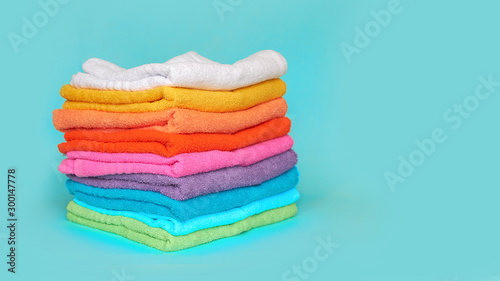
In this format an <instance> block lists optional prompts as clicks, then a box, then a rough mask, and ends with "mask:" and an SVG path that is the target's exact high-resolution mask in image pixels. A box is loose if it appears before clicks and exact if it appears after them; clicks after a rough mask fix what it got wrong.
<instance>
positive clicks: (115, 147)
mask: <svg viewBox="0 0 500 281" xmlns="http://www.w3.org/2000/svg"><path fill="white" fill-rule="evenodd" d="M290 126H291V122H290V119H288V118H286V117H281V118H275V119H272V120H269V121H267V122H265V123H262V124H260V125H257V126H255V127H252V128H249V129H245V130H243V131H239V132H237V133H234V134H168V133H164V132H158V131H155V130H143V129H133V130H128V131H121V132H102V131H96V130H78V131H71V132H67V133H65V134H64V138H65V139H66V140H67V142H64V143H61V144H59V145H58V148H59V151H60V152H61V153H67V152H68V151H75V150H78V151H97V152H109V153H117V152H118V153H122V152H124V153H154V154H158V155H161V156H164V157H172V156H174V155H177V154H181V153H189V152H201V151H210V150H221V151H230V150H235V149H238V148H242V147H246V146H249V145H252V144H256V143H260V142H264V141H267V140H270V139H274V138H277V137H281V136H284V135H286V134H288V132H289V131H290Z"/></svg>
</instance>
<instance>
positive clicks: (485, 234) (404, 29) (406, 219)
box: [0, 0, 500, 281]
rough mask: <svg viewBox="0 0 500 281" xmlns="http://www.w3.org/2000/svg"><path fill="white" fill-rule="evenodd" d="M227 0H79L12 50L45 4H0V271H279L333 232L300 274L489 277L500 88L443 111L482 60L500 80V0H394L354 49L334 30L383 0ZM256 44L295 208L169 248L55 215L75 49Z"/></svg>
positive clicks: (128, 63) (230, 56) (20, 276)
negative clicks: (270, 82) (286, 215)
mask: <svg viewBox="0 0 500 281" xmlns="http://www.w3.org/2000/svg"><path fill="white" fill-rule="evenodd" d="M222 2H223V3H227V1H226V0H222ZM231 3H233V4H234V5H233V6H231V7H232V10H231V11H227V12H225V13H224V14H222V16H221V17H219V15H218V13H217V11H216V9H215V8H214V1H212V0H209V1H194V0H190V1H186V0H184V1H118V0H116V1H115V0H113V1H109V0H107V1H76V0H73V1H70V2H69V3H67V4H64V5H60V11H59V12H58V13H57V14H56V15H55V16H53V17H51V18H50V19H49V20H48V23H47V24H46V25H45V26H43V27H42V28H40V29H39V30H38V32H37V33H36V35H35V36H34V37H33V38H31V39H29V40H28V42H27V43H26V44H21V45H20V46H19V52H18V53H15V52H14V50H13V47H12V46H11V44H10V43H9V40H8V38H7V34H9V33H10V32H14V33H16V34H18V35H20V34H21V28H22V26H23V21H22V18H23V17H27V18H28V19H31V18H32V16H33V15H34V14H35V13H36V12H38V11H41V8H40V6H39V5H38V2H37V1H33V0H30V1H10V2H8V3H4V4H3V6H2V9H1V12H0V13H1V17H0V18H1V21H2V24H1V25H0V34H1V35H2V36H3V37H2V38H3V39H2V40H0V50H1V52H0V58H1V62H2V67H1V75H0V77H1V81H2V84H1V86H2V97H3V98H2V102H3V110H2V111H1V114H2V116H1V120H2V130H3V133H2V139H1V144H2V160H1V161H2V165H1V168H2V169H3V171H6V169H7V168H9V167H15V168H16V170H17V174H16V175H17V177H18V183H17V186H18V187H17V189H18V207H19V210H18V218H19V222H18V243H19V246H18V253H17V254H18V267H17V270H18V273H16V274H15V276H13V275H12V274H9V273H8V272H7V266H6V264H5V263H4V261H5V260H6V257H5V255H6V254H7V247H6V243H5V242H6V241H5V238H6V235H7V231H6V228H5V226H2V225H4V223H1V224H0V239H2V241H1V243H2V244H1V248H0V250H1V252H0V254H1V256H2V258H0V261H1V264H2V266H0V279H2V280H5V279H4V276H7V277H8V278H9V279H8V280H35V278H38V279H40V278H41V280H74V281H76V280H106V281H108V280H116V281H119V280H200V279H202V280H282V275H283V273H284V272H285V271H286V270H289V269H291V267H292V266H293V265H294V264H295V265H301V264H302V263H303V261H304V260H305V259H307V257H309V256H311V255H312V254H313V251H314V249H315V248H316V247H317V246H318V242H317V241H316V239H318V238H323V239H326V238H327V237H328V236H331V239H332V240H333V241H335V242H336V243H338V244H340V245H341V246H340V247H339V248H338V249H336V250H335V252H334V253H333V254H332V255H331V256H329V258H328V259H327V260H326V261H323V262H319V264H318V268H317V269H316V270H315V271H314V272H312V273H310V274H309V276H308V280H343V281H347V280H386V281H390V280H400V281H401V280H426V281H431V280H436V281H443V280H450V281H451V280H460V281H461V280H500V227H499V224H500V220H499V218H500V204H499V199H500V189H499V187H500V180H499V177H498V169H499V164H498V163H499V162H498V159H499V158H500V149H499V146H498V144H499V143H500V134H499V133H498V126H497V124H498V123H497V122H498V120H499V118H500V111H499V110H498V107H499V106H500V97H499V96H498V94H499V93H500V89H497V92H496V93H494V94H493V95H492V96H491V97H490V98H489V99H487V100H484V101H481V103H480V105H479V107H478V109H477V110H475V111H474V112H473V113H472V114H471V116H470V118H468V119H466V120H464V123H463V125H462V126H461V127H460V128H459V129H457V130H453V129H452V128H451V126H450V123H446V122H445V121H444V120H443V117H442V115H443V113H444V112H445V111H446V110H448V109H449V108H452V107H453V105H454V104H455V103H460V102H462V101H463V99H464V98H465V97H467V96H469V95H472V94H473V93H474V90H475V88H476V86H477V85H478V83H479V82H478V79H477V78H478V76H480V75H483V76H485V77H487V76H488V75H489V74H491V75H492V77H493V80H496V81H500V69H499V59H500V55H499V50H500V37H499V36H498V34H499V33H498V27H499V26H500V17H499V16H498V11H499V9H500V2H498V1H494V0H490V1H485V0H484V1H430V0H418V1H417V0H414V1H410V0H401V7H402V9H403V10H402V11H401V12H400V13H399V14H395V15H393V16H392V18H391V21H390V23H389V24H388V25H387V26H386V27H384V28H382V29H381V31H380V32H379V34H377V35H376V36H374V37H373V38H372V39H371V42H370V44H369V45H368V46H366V47H365V48H362V49H361V50H360V52H359V53H357V54H354V55H352V57H351V59H352V61H351V62H350V63H348V62H347V60H346V58H345V56H344V55H343V53H342V51H341V48H340V44H341V43H342V42H346V43H349V44H354V36H355V34H356V33H355V31H354V28H355V27H359V28H361V29H363V28H364V27H365V25H366V24H367V23H369V22H370V21H371V20H373V16H372V15H371V14H370V11H372V10H373V11H379V10H381V9H386V7H387V4H388V3H389V1H388V0H372V1H366V0H364V1H362V0H358V1H290V0H282V1H264V0H253V1H242V2H241V3H239V2H238V1H236V0H233V1H231ZM262 49H273V50H276V51H278V52H280V53H282V54H283V55H284V56H285V58H286V59H287V60H288V64H289V68H288V73H287V74H286V75H285V76H284V77H283V79H284V81H285V82H286V83H287V85H288V92H287V95H286V96H285V97H286V99H287V101H288V104H289V114H288V115H289V117H290V118H291V119H292V122H293V126H292V133H291V135H292V136H293V138H294V139H295V143H296V144H295V149H296V151H297V152H298V154H299V157H300V162H299V169H300V171H301V182H300V184H299V187H298V188H299V191H300V192H301V194H302V198H301V199H300V201H299V203H298V207H299V213H298V215H297V216H296V217H295V218H293V219H291V220H288V221H286V222H283V223H280V224H277V225H273V226H268V227H264V228H261V229H256V230H252V231H250V232H247V233H245V234H243V235H240V236H238V237H234V238H229V239H223V240H219V241H216V242H213V243H210V244H207V245H203V246H200V247H196V248H193V249H189V250H185V251H180V252H175V253H162V252H159V251H156V250H154V249H151V248H148V247H146V246H142V245H140V244H138V243H135V242H131V241H128V240H126V239H123V238H120V237H117V236H115V235H111V234H107V233H104V232H101V231H97V230H92V229H89V228H86V227H82V226H79V225H76V224H73V223H70V222H68V221H67V220H66V218H65V207H66V204H67V203H68V202H69V201H70V199H71V196H70V195H69V194H68V192H67V191H66V189H65V187H64V179H65V178H64V176H62V175H60V174H59V173H58V172H57V171H56V167H57V165H58V163H59V162H60V161H61V160H62V159H63V156H62V155H61V154H60V153H59V152H58V150H57V147H56V146H57V144H58V143H60V142H62V141H63V136H62V134H61V133H59V132H57V131H55V129H54V128H53V126H52V123H51V112H52V110H54V109H56V108H60V107H61V106H62V103H63V99H62V98H61V97H60V96H59V95H58V90H59V88H60V87H61V86H62V85H63V84H65V83H69V81H70V79H71V75H72V74H74V73H76V72H78V71H81V65H82V63H83V62H84V61H85V60H87V59H88V58H91V57H99V58H102V59H105V60H109V61H111V62H114V63H116V64H118V65H120V66H122V67H127V68H129V67H133V66H137V65H140V64H144V63H151V62H163V61H166V60H168V59H169V58H171V57H173V56H176V55H180V54H182V53H184V52H187V51H196V52H198V53H200V54H202V55H203V56H206V57H208V58H210V59H212V60H215V61H220V62H223V63H233V62H235V61H236V60H239V59H242V58H244V57H246V56H248V55H250V54H252V53H254V52H256V51H259V50H262ZM495 120H497V121H495ZM435 128H442V129H443V130H444V131H445V133H446V135H447V140H446V141H445V142H444V143H442V144H439V145H438V146H437V148H436V151H435V152H434V153H433V154H431V155H430V156H428V157H427V158H426V159H425V162H424V163H423V164H422V165H421V166H419V167H417V168H416V169H415V172H414V173H413V174H412V175H411V176H410V177H408V178H407V179H406V181H405V182H404V183H400V184H398V185H397V186H396V190H395V192H391V190H390V188H389V187H388V184H387V183H386V180H385V178H384V173H386V171H391V172H393V173H395V172H396V171H397V167H398V165H399V160H398V157H399V155H402V156H403V157H406V158H408V155H409V154H410V153H411V152H412V151H413V150H415V149H416V148H417V147H416V145H415V144H414V141H415V140H416V139H419V140H422V139H424V138H428V137H430V135H431V132H432V130H434V129H435ZM5 173H6V172H5ZM2 190H4V191H2V192H1V195H0V198H1V200H0V202H1V203H0V212H1V215H0V218H2V220H3V218H5V217H6V202H7V199H6V198H7V197H6V191H5V188H2ZM4 253H5V254H4ZM123 273H125V278H124V277H123V276H121V278H119V277H120V275H122V274H123ZM117 275H118V277H117ZM13 277H14V278H13ZM132 278H133V279H132ZM299 280H300V279H299Z"/></svg>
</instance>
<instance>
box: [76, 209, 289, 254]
mask: <svg viewBox="0 0 500 281" xmlns="http://www.w3.org/2000/svg"><path fill="white" fill-rule="evenodd" d="M67 209H68V214H67V217H68V219H69V220H70V221H72V222H75V223H78V224H81V225H85V226H88V227H92V228H95V229H100V230H104V231H107V232H111V233H115V234H118V235H120V236H123V237H125V238H128V239H130V240H133V241H136V242H139V243H141V244H144V245H147V246H150V247H153V248H156V249H158V250H161V251H166V252H170V251H178V250H182V249H186V248H190V247H194V246H197V245H200V244H204V243H208V242H210V241H213V240H217V239H220V238H225V237H231V236H235V235H238V234H240V233H242V232H245V231H248V230H250V229H252V228H256V227H260V226H264V225H268V224H273V223H277V222H280V221H283V220H285V219H287V218H290V217H293V216H294V215H295V214H296V213H297V206H296V205H295V204H290V205H287V206H285V207H281V208H277V209H272V210H268V211H265V212H262V213H260V214H257V215H253V216H251V217H248V218H246V219H244V220H241V221H238V222H235V223H233V224H229V225H223V226H217V227H213V228H207V229H202V230H199V231H196V232H193V233H190V234H187V235H182V236H173V235H172V234H170V233H168V232H167V231H165V230H164V229H162V228H159V227H151V226H148V225H147V224H144V223H142V222H140V221H138V220H135V219H132V218H127V217H124V216H110V215H104V214H101V213H98V212H95V211H92V210H90V209H87V208H84V207H82V206H79V205H78V204H76V203H75V202H73V201H71V202H70V203H69V204H68V207H67Z"/></svg>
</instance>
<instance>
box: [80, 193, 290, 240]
mask: <svg viewBox="0 0 500 281" xmlns="http://www.w3.org/2000/svg"><path fill="white" fill-rule="evenodd" d="M299 197H300V195H299V192H298V191H297V189H295V188H293V189H290V190H289V191H285V192H283V193H280V194H276V195H273V196H271V197H267V198H264V199H261V200H257V201H255V202H252V203H250V204H247V205H245V206H241V207H239V208H234V209H231V210H227V211H224V212H219V213H215V214H210V215H205V216H200V217H196V218H193V219H190V220H187V221H184V222H182V221H178V220H175V219H173V218H169V217H163V216H154V215H148V214H143V213H136V212H127V211H112V210H108V209H102V208H97V207H94V206H92V205H88V204H86V203H84V202H81V201H78V200H77V199H74V201H75V203H77V204H78V205H80V206H82V207H85V208H87V209H90V210H92V211H95V212H98V213H101V214H105V215H110V216H124V217H128V218H132V219H136V220H138V221H140V222H143V223H145V224H147V225H148V226H151V227H159V228H163V229H164V230H166V231H168V233H170V234H172V235H175V236H179V235H186V234H189V233H192V232H195V231H198V230H201V229H206V228H212V227H216V226H221V225H227V224H232V223H235V222H237V221H240V220H243V219H246V218H248V217H250V216H253V215H256V214H259V213H262V212H264V211H267V210H271V209H276V208H280V207H283V206H286V205H290V204H292V203H294V202H295V201H297V200H298V199H299Z"/></svg>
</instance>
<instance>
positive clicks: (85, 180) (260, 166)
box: [67, 150, 297, 200]
mask: <svg viewBox="0 0 500 281" xmlns="http://www.w3.org/2000/svg"><path fill="white" fill-rule="evenodd" d="M296 163H297V154H295V152H294V151H292V150H289V151H286V152H283V153H281V154H278V155H275V156H272V157H270V158H267V159H265V160H262V161H260V162H257V163H254V164H252V165H250V166H246V167H240V166H235V167H229V168H223V169H219V170H215V171H211V172H206V173H201V174H195V175H190V176H186V177H182V178H173V177H170V176H165V175H158V174H126V175H124V174H121V175H105V176H97V177H78V176H75V175H72V174H68V175H67V176H68V177H69V178H70V179H72V180H73V181H75V182H79V183H82V184H86V185H90V186H95V187H100V188H121V189H137V190H147V191H155V192H159V193H161V194H163V195H165V196H168V197H170V198H172V199H175V200H186V199H189V198H192V197H196V196H200V195H205V194H209V193H216V192H220V191H224V190H229V189H233V188H238V187H242V186H252V185H258V184H261V183H263V182H265V181H268V180H270V179H272V178H274V177H277V176H279V175H281V174H283V173H285V172H287V171H289V170H290V169H292V168H293V167H294V166H295V164H296ZM96 168H97V169H98V168H99V166H97V167H96Z"/></svg>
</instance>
